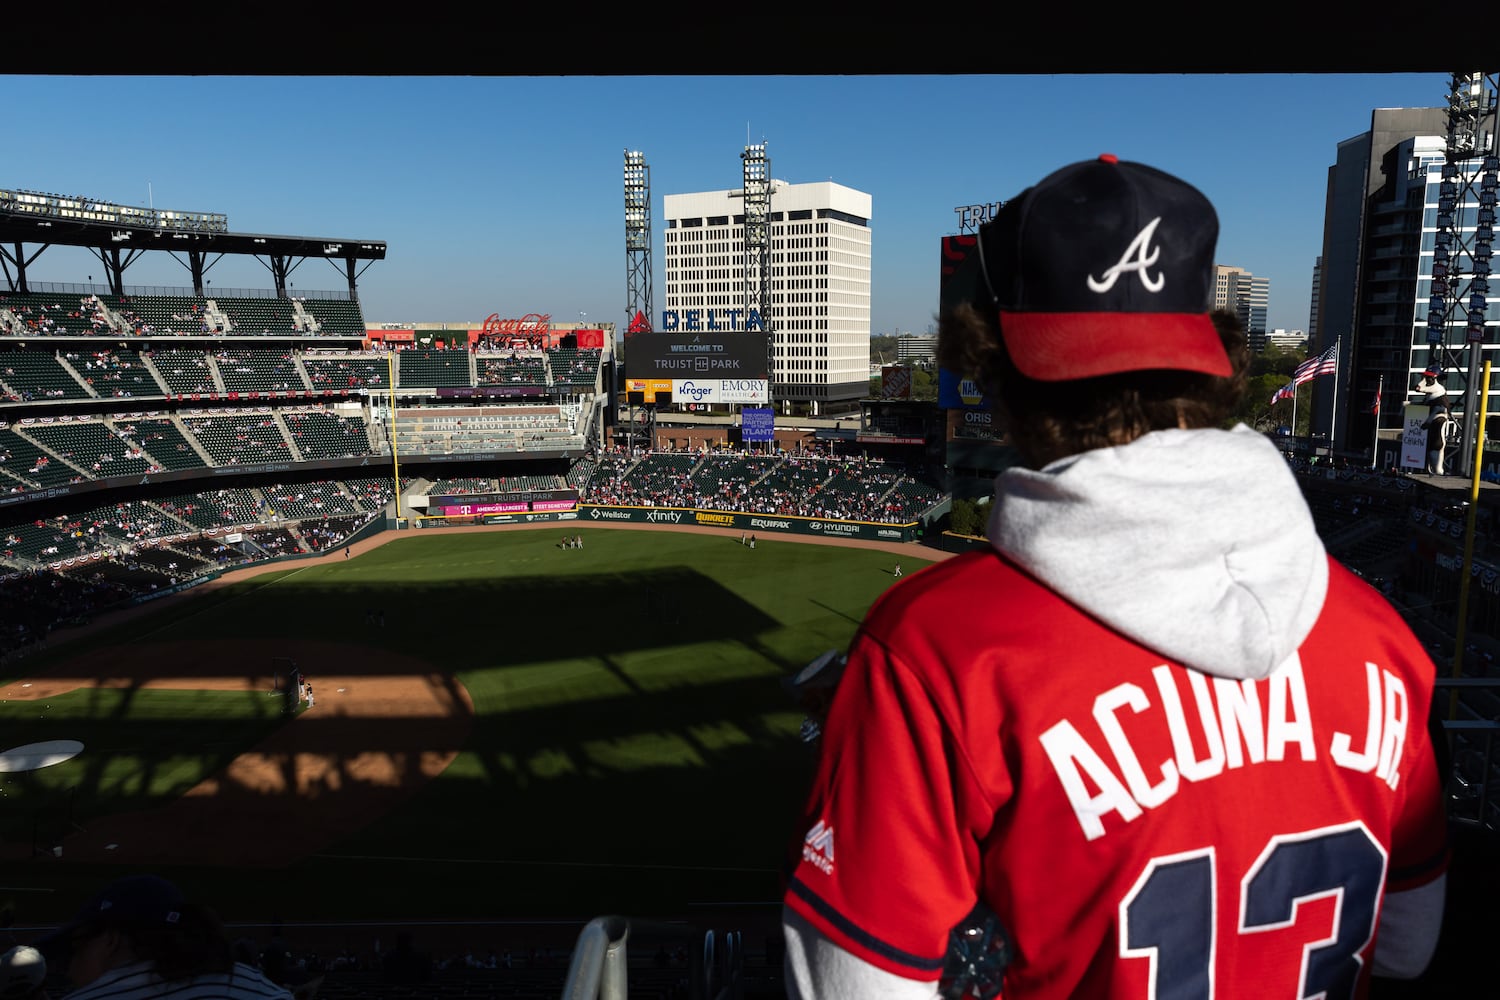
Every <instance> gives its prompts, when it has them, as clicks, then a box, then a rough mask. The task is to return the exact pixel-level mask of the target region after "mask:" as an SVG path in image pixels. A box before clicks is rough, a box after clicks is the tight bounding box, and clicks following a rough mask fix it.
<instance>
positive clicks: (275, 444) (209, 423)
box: [182, 407, 291, 465]
mask: <svg viewBox="0 0 1500 1000" xmlns="http://www.w3.org/2000/svg"><path fill="white" fill-rule="evenodd" d="M182 424H183V427H185V428H186V429H187V432H188V433H189V434H192V435H193V436H194V437H196V438H197V439H198V443H199V444H201V445H202V446H203V448H204V449H205V450H206V451H207V452H208V454H209V456H210V457H211V458H213V461H214V464H215V465H260V464H265V463H268V462H285V461H289V460H290V458H291V445H290V444H289V443H288V442H287V440H286V438H285V437H283V436H282V433H281V427H280V426H279V425H278V424H277V422H276V420H275V418H274V417H273V416H272V414H271V410H270V408H269V407H265V408H262V409H261V410H260V411H258V412H255V413H246V412H244V411H239V412H229V411H225V412H221V413H218V414H216V415H214V416H211V417H209V416H202V417H187V418H185V419H184V420H183V421H182Z"/></svg>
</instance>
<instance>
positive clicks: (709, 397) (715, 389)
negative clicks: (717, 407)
mask: <svg viewBox="0 0 1500 1000" xmlns="http://www.w3.org/2000/svg"><path fill="white" fill-rule="evenodd" d="M672 402H674V403H722V402H724V401H723V400H722V399H720V398H719V380H718V379H712V378H700V379H690V378H675V379H673V380H672Z"/></svg>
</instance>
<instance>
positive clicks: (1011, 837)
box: [784, 157, 1447, 1000]
mask: <svg viewBox="0 0 1500 1000" xmlns="http://www.w3.org/2000/svg"><path fill="white" fill-rule="evenodd" d="M1217 235H1218V223H1217V218H1216V216H1215V214H1214V210H1213V208H1212V206H1211V205H1210V204H1209V202H1208V201H1207V199H1206V198H1204V196H1203V195H1202V194H1201V193H1200V192H1198V191H1197V190H1196V189H1194V188H1193V187H1191V186H1189V185H1188V184H1186V183H1184V182H1182V181H1180V180H1178V179H1177V178H1175V177H1172V176H1170V175H1167V174H1164V173H1162V172H1160V171H1157V170H1154V169H1152V168H1150V167H1146V166H1143V165H1140V164H1134V163H1124V162H1118V161H1117V160H1115V158H1113V157H1101V158H1100V159H1099V160H1097V161H1090V162H1085V163H1079V164H1075V165H1073V166H1070V167H1066V168H1064V169H1062V170H1060V171H1057V172H1056V173H1054V174H1052V175H1050V176H1049V177H1047V178H1046V179H1044V180H1043V181H1041V182H1040V183H1038V184H1037V185H1036V186H1035V187H1032V188H1030V189H1028V190H1027V191H1025V192H1023V193H1022V194H1020V195H1019V196H1017V197H1016V198H1015V199H1013V200H1011V201H1010V202H1007V203H1006V204H1005V206H1004V208H1003V209H1002V210H1001V211H1000V212H999V213H998V215H997V217H996V218H995V219H994V220H993V221H992V222H990V223H987V224H986V225H985V226H984V227H983V228H982V229H981V231H980V234H979V237H978V248H977V250H978V253H979V259H980V265H981V266H980V274H981V277H980V278H979V279H978V280H977V282H976V288H975V289H974V293H973V295H972V299H971V301H970V302H969V303H967V304H965V305H964V306H962V307H960V308H959V309H958V310H956V311H955V312H953V313H952V314H948V315H945V316H944V317H943V320H942V326H941V340H940V346H939V356H940V359H941V361H942V363H943V364H944V366H945V367H947V368H948V369H949V370H951V371H954V372H955V373H957V374H960V375H968V376H971V377H973V378H974V379H975V380H976V381H977V382H978V383H979V384H980V385H981V386H982V387H983V388H984V389H985V390H986V392H987V393H988V394H989V396H990V398H991V399H992V400H994V401H995V406H996V407H997V410H998V413H999V416H1000V417H1001V418H1002V421H1003V422H1004V423H1005V425H1006V426H1007V429H1008V432H1009V435H1010V440H1011V443H1012V444H1013V445H1014V447H1015V448H1016V450H1017V452H1018V453H1019V454H1020V456H1021V457H1022V459H1023V461H1024V467H1018V468H1014V469H1011V470H1009V471H1007V472H1005V473H1003V474H1002V475H1001V476H1000V477H999V478H998V479H997V480H996V496H995V504H994V510H993V513H992V516H991V521H990V527H989V538H990V541H991V547H990V548H989V549H987V550H985V551H983V552H971V553H966V554H964V555H961V556H958V557H956V558H954V559H951V560H948V561H946V562H942V563H938V564H936V565H934V566H932V567H930V568H927V569H923V570H922V571H921V572H918V573H914V574H912V578H911V579H910V580H906V579H903V580H901V581H900V582H898V583H896V584H894V585H893V586H892V587H891V588H890V589H889V590H888V591H887V592H886V593H885V594H884V595H883V596H882V597H881V598H880V599H879V601H878V602H877V603H876V604H875V606H874V607H873V608H871V610H870V612H869V614H868V615H867V616H866V618H865V621H864V623H863V625H862V626H861V628H860V630H859V632H858V634H857V635H856V637H855V639H854V642H853V644H852V645H851V647H850V650H849V662H848V665H847V667H846V668H845V672H844V674H843V676H842V679H841V680H840V682H839V685H838V689H837V692H836V694H835V695H834V698H833V701H832V705H831V707H830V710H829V714H828V718H827V721H826V725H825V727H824V732H823V748H822V751H821V754H820V757H819V763H818V772H817V776H816V779H815V782H814V787H813V791H812V795H811V797H810V800H809V803H808V808H807V812H806V818H805V823H804V825H803V826H802V828H801V830H800V834H801V835H802V843H801V844H800V859H799V861H798V863H797V865H796V867H795V870H794V872H793V873H792V876H791V878H790V880H789V883H788V888H787V893H786V898H785V909H784V922H785V930H786V936H787V946H788V947H787V958H786V971H787V979H788V983H789V992H790V994H791V995H792V996H793V997H851V998H853V997H874V996H878V997H882V998H887V1000H902V998H907V997H911V998H919V997H920V998H927V997H932V996H934V995H935V993H936V991H937V988H938V982H939V980H940V978H941V977H942V975H943V971H944V959H945V956H946V955H947V954H948V953H949V947H948V946H949V939H950V931H952V930H953V929H954V928H955V926H956V925H959V924H960V923H961V922H965V921H968V920H970V919H971V914H976V913H977V914H979V917H976V918H973V919H980V918H983V919H989V917H988V916H987V912H988V911H992V913H993V915H994V916H996V917H998V920H999V924H1000V925H1001V926H1002V927H1003V928H1004V937H1005V939H1006V940H1005V943H1006V953H1007V955H1008V958H1009V964H1008V966H1006V967H1005V970H1004V978H1003V985H1002V995H1003V997H1004V1000H1028V998H1036V997H1045V998H1062V997H1120V998H1124V997H1129V998H1147V997H1161V998H1166V997H1201V998H1207V997H1210V996H1212V997H1244V996H1257V997H1304V996H1307V997H1311V996H1324V997H1328V998H1334V997H1339V998H1344V997H1352V996H1359V995H1362V994H1363V993H1364V992H1365V991H1367V990H1368V988H1369V978H1370V975H1371V973H1372V972H1373V973H1375V974H1383V975H1393V976H1403V977H1411V976H1415V975H1418V974H1420V973H1421V971H1422V970H1423V968H1424V967H1425V966H1426V964H1427V962H1428V960H1429V959H1430V957H1431V955H1432V951H1433V948H1434V946H1435V943H1436V939H1437V933H1438V926H1439V921H1440V919H1441V913H1442V908H1443V892H1444V879H1445V875H1444V872H1445V870H1446V864H1447V845H1446V827H1445V822H1444V815H1443V806H1442V800H1441V796H1440V787H1439V773H1438V767H1437V765H1436V763H1435V760H1434V755H1433V747H1432V745H1431V743H1430V741H1429V736H1428V729H1427V726H1426V721H1427V718H1428V709H1429V703H1430V701H1431V698H1432V686H1433V677H1434V667H1433V664H1432V662H1431V660H1430V659H1429V658H1428V656H1427V654H1426V652H1425V651H1424V650H1423V648H1422V646H1421V644H1420V643H1419V642H1418V641H1417V640H1416V639H1415V638H1414V637H1413V636H1412V634H1411V632H1410V630H1409V629H1408V628H1407V627H1406V626H1405V624H1403V623H1402V621H1401V619H1400V618H1399V617H1398V616H1397V615H1396V613H1395V612H1394V611H1393V610H1392V609H1391V608H1390V607H1389V606H1388V605H1387V604H1386V602H1385V601H1384V600H1383V599H1382V598H1381V597H1380V595H1379V594H1377V593H1376V592H1375V591H1374V590H1373V589H1371V588H1370V587H1369V586H1367V585H1366V584H1365V583H1363V582H1362V581H1361V580H1359V579H1358V578H1356V577H1355V576H1353V574H1351V573H1349V572H1348V571H1347V570H1345V569H1344V568H1343V567H1341V566H1340V565H1338V564H1337V563H1336V562H1333V561H1332V560H1331V559H1330V558H1329V557H1328V555H1327V553H1326V552H1325V551H1324V549H1323V546H1322V544H1321V542H1320V540H1319V538H1318V536H1317V534H1316V532H1315V531H1314V527H1313V521H1312V517H1311V516H1310V514H1309V512H1308V509H1307V505H1306V503H1305V501H1304V500H1303V498H1302V496H1301V493H1300V491H1299V489H1298V487H1297V484H1296V482H1295V480H1294V478H1293V476H1292V474H1291V472H1290V471H1289V469H1288V467H1287V465H1286V462H1285V460H1284V459H1283V458H1282V457H1281V456H1280V454H1279V453H1278V452H1277V450H1276V448H1275V446H1274V445H1273V444H1272V443H1271V442H1270V441H1269V440H1267V439H1266V438H1265V437H1264V436H1262V435H1261V434H1258V433H1255V432H1253V431H1251V430H1250V429H1248V428H1246V427H1244V426H1237V427H1235V428H1234V429H1232V430H1223V429H1219V428H1221V427H1222V426H1224V422H1225V420H1226V419H1227V417H1228V415H1229V414H1230V413H1231V412H1232V410H1233V408H1234V405H1235V403H1236V402H1237V401H1238V399H1239V397H1240V395H1241V393H1242V392H1243V388H1244V364H1245V354H1244V340H1243V332H1242V331H1240V330H1239V328H1238V326H1237V324H1235V323H1234V321H1233V318H1232V317H1231V316H1229V315H1228V314H1227V313H1221V314H1215V315H1213V316H1211V315H1210V314H1209V303H1210V302H1211V301H1212V290H1213V284H1212V282H1213V273H1214V268H1213V264H1214V244H1215V241H1216V239H1217ZM976 904H982V907H980V908H979V909H977V910H976ZM984 907H987V908H988V911H986V910H985V909H984ZM981 926H982V923H981Z"/></svg>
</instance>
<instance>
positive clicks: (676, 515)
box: [625, 510, 682, 524]
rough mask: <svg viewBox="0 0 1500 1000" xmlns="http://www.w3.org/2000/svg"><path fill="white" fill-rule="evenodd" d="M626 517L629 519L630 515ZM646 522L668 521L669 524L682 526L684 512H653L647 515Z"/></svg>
mask: <svg viewBox="0 0 1500 1000" xmlns="http://www.w3.org/2000/svg"><path fill="white" fill-rule="evenodd" d="M625 516H627V517H628V516H629V515H625ZM646 520H648V521H652V522H655V521H666V522H668V523H669V524H681V523H682V512H681V511H676V510H653V511H652V512H651V513H649V514H647V515H646Z"/></svg>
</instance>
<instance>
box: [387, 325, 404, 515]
mask: <svg viewBox="0 0 1500 1000" xmlns="http://www.w3.org/2000/svg"><path fill="white" fill-rule="evenodd" d="M385 381H386V384H387V385H388V386H389V387H390V391H391V479H392V480H394V482H395V484H396V520H397V521H398V522H399V521H400V520H401V457H400V456H399V455H397V454H396V354H395V352H394V351H386V352H385Z"/></svg>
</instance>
